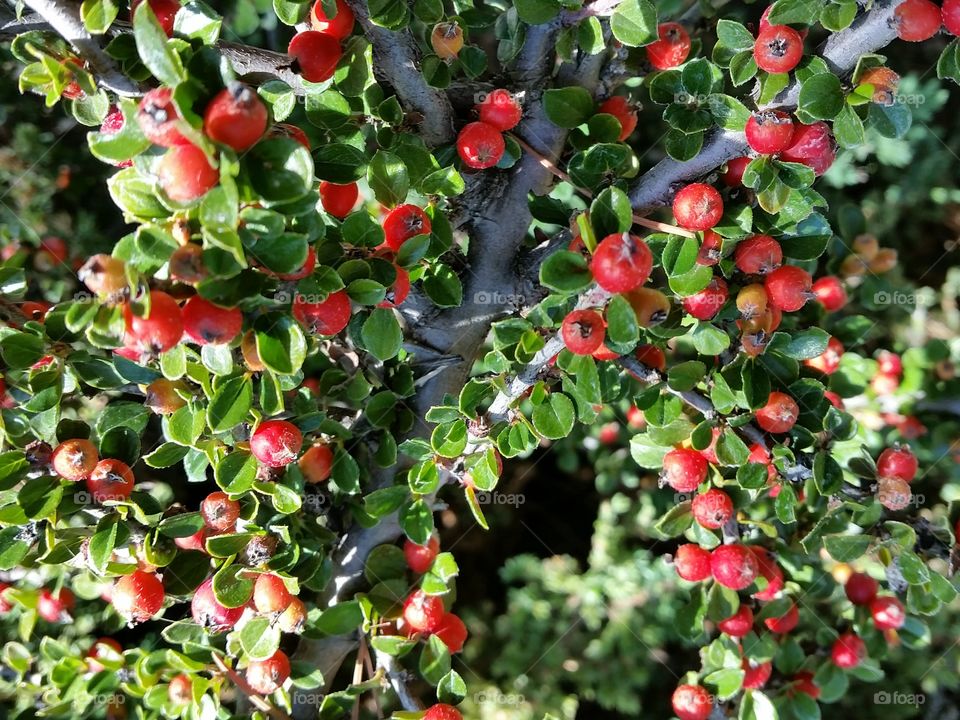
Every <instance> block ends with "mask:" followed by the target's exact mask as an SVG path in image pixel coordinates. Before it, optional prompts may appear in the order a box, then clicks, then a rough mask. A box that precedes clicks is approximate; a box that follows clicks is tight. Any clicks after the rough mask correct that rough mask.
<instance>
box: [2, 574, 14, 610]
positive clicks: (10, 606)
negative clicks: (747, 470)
mask: <svg viewBox="0 0 960 720" xmlns="http://www.w3.org/2000/svg"><path fill="white" fill-rule="evenodd" d="M9 588H10V584H9V583H5V582H0V613H8V612H10V611H11V610H13V603H12V602H10V601H9V600H7V598H6V597H5V593H6V591H7V590H8V589H9Z"/></svg>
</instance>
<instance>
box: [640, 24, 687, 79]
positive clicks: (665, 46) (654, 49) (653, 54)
mask: <svg viewBox="0 0 960 720" xmlns="http://www.w3.org/2000/svg"><path fill="white" fill-rule="evenodd" d="M657 38H658V39H657V40H654V41H653V42H652V43H650V44H649V45H647V48H646V50H647V59H648V60H649V61H650V64H651V65H653V67H655V68H656V69H657V70H669V69H670V68H674V67H677V65H682V64H683V62H684V60H686V59H687V56H688V55H689V54H690V35H689V34H688V33H687V31H686V30H685V29H684V27H683V25H681V24H680V23H676V22H668V23H661V24H660V25H659V27H657Z"/></svg>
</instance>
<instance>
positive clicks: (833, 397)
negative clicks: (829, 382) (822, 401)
mask: <svg viewBox="0 0 960 720" xmlns="http://www.w3.org/2000/svg"><path fill="white" fill-rule="evenodd" d="M823 396H824V397H825V398H826V399H827V402H829V403H830V404H831V405H833V406H834V407H835V408H836V409H837V410H844V409H845V406H844V404H843V399H842V398H841V397H840V396H839V395H837V394H836V393H835V392H833V391H831V390H824V391H823Z"/></svg>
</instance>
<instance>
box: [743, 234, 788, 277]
mask: <svg viewBox="0 0 960 720" xmlns="http://www.w3.org/2000/svg"><path fill="white" fill-rule="evenodd" d="M734 261H735V262H736V265H737V268H738V269H739V270H740V272H742V273H746V274H747V275H766V274H767V273H769V272H771V271H773V270H776V269H777V268H778V267H780V265H781V263H782V262H783V250H782V249H781V248H780V243H778V242H777V241H776V240H774V239H773V238H772V237H770V236H769V235H754V236H752V237H749V238H747V239H746V240H743V241H741V242H739V243H737V247H736V250H735V251H734Z"/></svg>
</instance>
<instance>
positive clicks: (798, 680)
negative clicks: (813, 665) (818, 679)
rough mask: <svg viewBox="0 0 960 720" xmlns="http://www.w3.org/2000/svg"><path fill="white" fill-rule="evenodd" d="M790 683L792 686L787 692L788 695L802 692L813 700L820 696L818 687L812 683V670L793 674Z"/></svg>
mask: <svg viewBox="0 0 960 720" xmlns="http://www.w3.org/2000/svg"><path fill="white" fill-rule="evenodd" d="M791 684H792V685H793V687H792V689H791V691H790V693H789V694H790V695H793V694H795V693H798V692H802V693H804V694H805V695H809V696H810V697H812V698H813V699H814V700H816V699H817V698H819V697H820V688H819V687H817V686H816V684H814V682H813V673H812V672H807V671H803V672H798V673H797V674H796V675H794V676H793V680H792V682H791Z"/></svg>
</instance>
